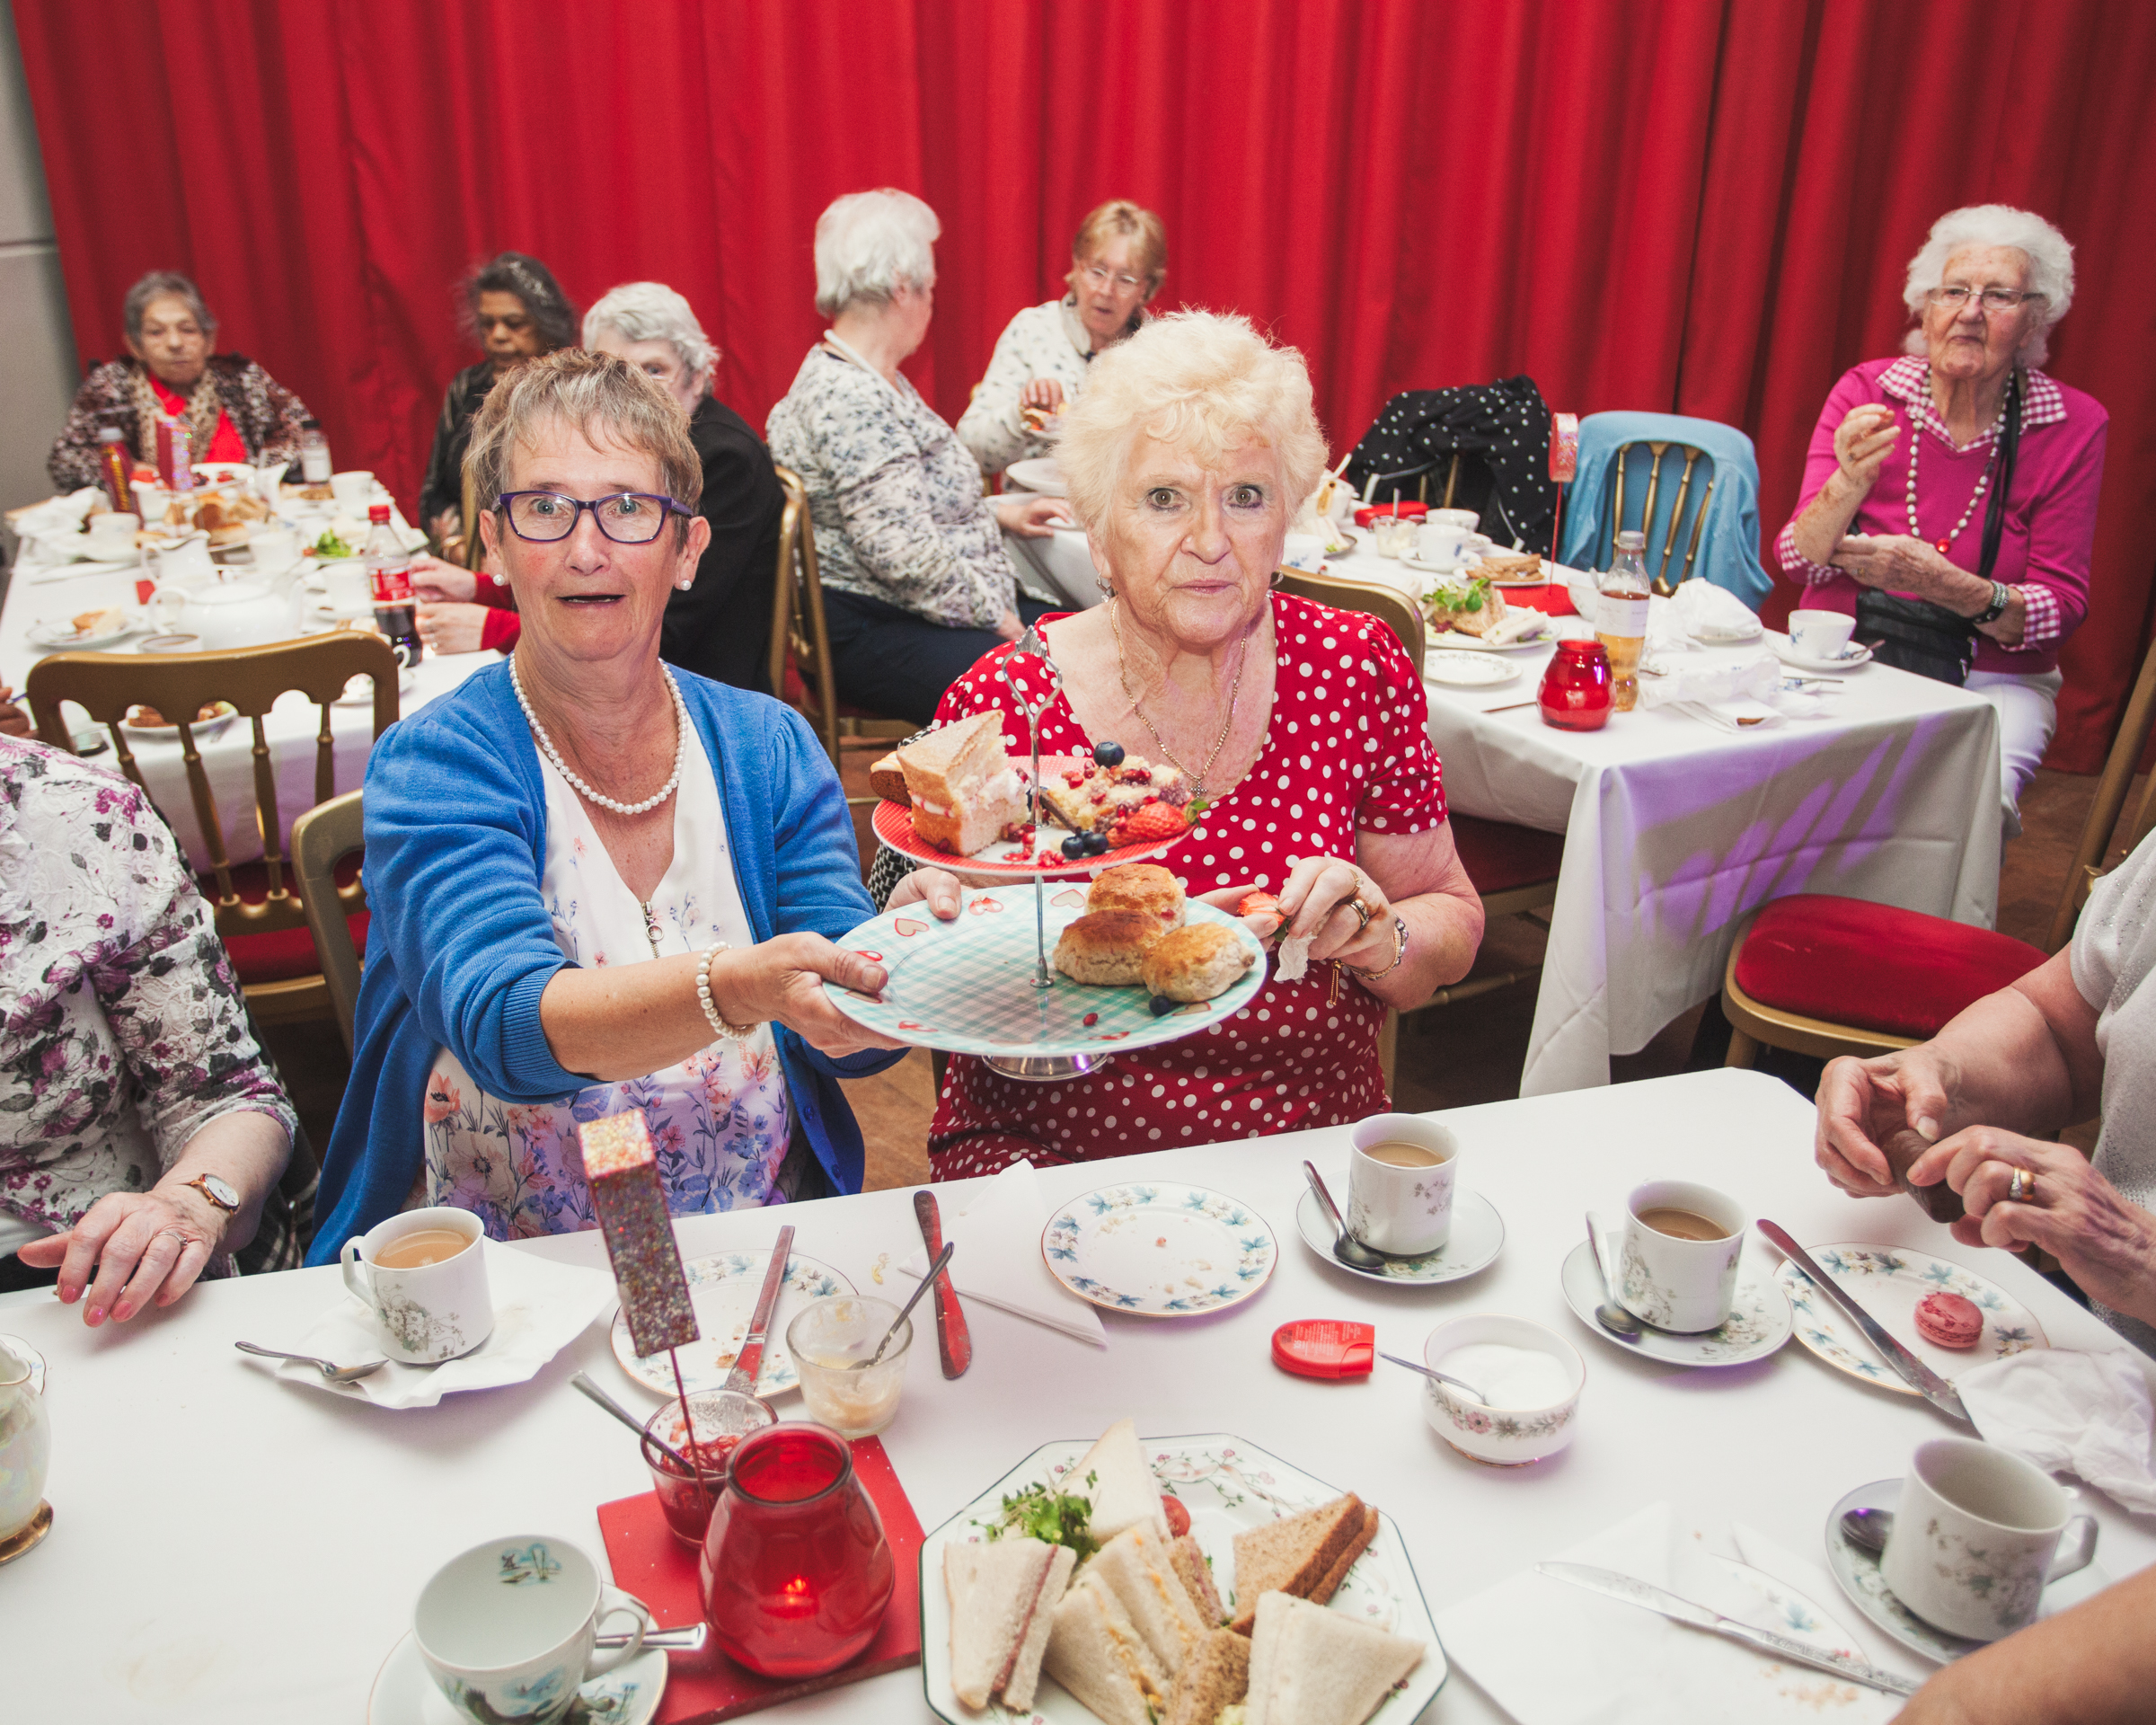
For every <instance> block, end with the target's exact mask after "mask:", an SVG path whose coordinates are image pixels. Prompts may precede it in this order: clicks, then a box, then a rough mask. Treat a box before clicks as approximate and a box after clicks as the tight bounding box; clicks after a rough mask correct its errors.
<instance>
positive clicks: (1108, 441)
mask: <svg viewBox="0 0 2156 1725" xmlns="http://www.w3.org/2000/svg"><path fill="white" fill-rule="evenodd" d="M1059 448H1060V456H1061V459H1062V461H1063V465H1064V472H1065V477H1066V478H1067V479H1068V480H1069V482H1070V488H1071V499H1070V500H1071V505H1072V508H1073V509H1074V511H1075V513H1076V514H1077V516H1078V518H1079V519H1080V520H1081V521H1082V522H1083V523H1084V524H1085V527H1086V538H1087V543H1088V544H1089V545H1090V546H1091V550H1092V557H1093V566H1094V568H1095V569H1096V570H1097V571H1099V572H1100V577H1101V579H1102V580H1103V582H1104V583H1105V584H1106V585H1107V586H1108V587H1109V588H1110V589H1111V594H1110V597H1109V601H1108V603H1107V604H1105V605H1102V606H1098V607H1096V608H1095V609H1093V610H1090V611H1081V612H1075V613H1072V614H1068V615H1062V616H1056V617H1050V618H1049V619H1047V622H1046V624H1045V632H1046V635H1047V645H1048V649H1049V651H1050V652H1051V653H1052V654H1053V656H1054V659H1055V662H1056V667H1057V668H1058V669H1059V670H1060V672H1061V674H1062V690H1061V692H1060V693H1056V692H1055V691H1053V690H1052V689H1051V688H1050V687H1049V686H1048V685H1047V678H1046V675H1045V673H1044V672H1043V671H1042V668H1041V667H1040V663H1039V661H1038V659H1032V658H1030V657H1026V658H1021V657H1019V656H1017V655H1015V654H1013V653H1012V651H1011V650H1009V649H1008V648H999V649H998V650H996V651H994V653H992V654H991V655H990V656H989V657H988V658H987V659H984V660H983V661H982V662H981V664H980V665H979V666H977V667H976V668H975V669H974V671H973V672H972V673H971V674H970V675H968V677H966V678H965V679H964V680H963V681H961V682H960V683H959V684H958V685H957V686H955V687H954V688H953V689H952V690H951V691H950V694H948V695H946V696H945V697H944V700H943V705H942V712H941V716H942V717H943V718H945V719H947V720H948V719H956V718H959V717H961V716H963V715H965V714H967V713H970V712H982V711H985V710H990V709H1001V710H1002V712H1003V714H1004V720H1003V739H1004V745H1005V747H1008V748H1010V749H1012V750H1013V751H1017V750H1020V749H1022V748H1023V747H1025V737H1026V731H1025V725H1024V721H1023V720H1022V719H1021V718H1020V717H1019V703H1018V702H1017V701H1016V700H1014V699H1013V694H1014V692H1016V691H1014V689H1013V687H1012V686H1017V690H1018V691H1022V692H1023V694H1025V695H1026V697H1027V698H1028V700H1029V701H1032V700H1039V699H1042V698H1044V697H1047V696H1050V695H1051V694H1052V695H1053V699H1052V701H1051V702H1050V704H1049V706H1048V708H1047V713H1046V714H1045V715H1044V717H1043V720H1042V723H1041V749H1042V752H1043V753H1044V754H1047V753H1052V754H1057V755H1074V754H1084V753H1089V752H1090V751H1091V749H1092V747H1093V746H1094V745H1095V744H1096V743H1102V742H1110V741H1113V742H1118V743H1121V744H1122V745H1123V746H1124V747H1125V748H1126V749H1127V752H1128V753H1129V754H1131V755H1142V756H1147V757H1149V758H1150V759H1152V760H1153V761H1155V762H1161V761H1165V762H1167V763H1168V764H1169V765H1173V766H1176V767H1178V768H1180V770H1181V771H1182V773H1183V774H1184V775H1185V777H1186V779H1188V781H1189V782H1190V783H1191V787H1192V790H1193V792H1194V793H1195V794H1194V797H1193V800H1192V803H1191V807H1192V808H1193V809H1198V808H1199V806H1200V804H1201V802H1202V804H1203V808H1202V811H1201V812H1200V813H1199V814H1198V816H1197V820H1196V824H1195V825H1194V826H1192V827H1191V828H1190V830H1189V832H1188V835H1187V836H1184V837H1183V838H1181V839H1180V840H1179V841H1178V842H1177V843H1176V845H1174V847H1173V848H1172V849H1171V850H1170V851H1169V852H1168V853H1167V854H1166V855H1165V856H1164V857H1162V862H1163V864H1164V865H1165V866H1166V867H1168V868H1170V869H1171V870H1172V871H1174V872H1175V873H1176V874H1178V875H1179V876H1180V877H1181V878H1182V880H1183V881H1184V884H1185V888H1186V889H1187V890H1188V891H1189V892H1190V893H1193V894H1195V895H1197V896H1198V897H1201V898H1204V899H1205V900H1206V903H1208V904H1211V905H1215V906H1217V907H1221V908H1223V909H1227V910H1231V911H1232V910H1233V909H1235V908H1236V907H1238V906H1239V905H1240V904H1241V900H1242V898H1243V897H1244V895H1246V894H1248V893H1250V892H1253V891H1266V892H1270V893H1274V894H1277V896H1278V898H1279V901H1280V909H1281V911H1282V912H1283V913H1285V915H1286V917H1287V919H1288V920H1287V923H1286V926H1285V928H1284V930H1283V933H1286V934H1287V935H1290V936H1305V937H1308V938H1309V939H1310V940H1311V942H1312V945H1311V948H1310V957H1311V960H1312V965H1311V968H1310V969H1309V971H1308V972H1307V973H1306V975H1305V976H1304V977H1303V979H1302V980H1300V981H1296V982H1284V981H1282V980H1280V979H1279V977H1277V976H1275V977H1271V978H1270V979H1269V980H1268V982H1267V984H1266V986H1265V987H1264V989H1263V990H1262V991H1261V992H1260V993H1259V995H1258V996H1257V998H1256V999H1254V1000H1253V1001H1252V1002H1251V1003H1250V1004H1249V1005H1248V1006H1246V1007H1244V1008H1243V1009H1242V1010H1241V1012H1239V1013H1235V1014H1234V1015H1233V1016H1232V1017H1230V1018H1228V1019H1226V1020H1224V1022H1220V1023H1217V1024H1215V1025H1212V1026H1210V1027H1208V1028H1207V1029H1206V1030H1205V1031H1202V1032H1200V1033H1199V1034H1197V1035H1196V1036H1191V1037H1186V1038H1185V1039H1182V1040H1181V1041H1179V1042H1170V1043H1166V1044H1163V1045H1162V1046H1160V1047H1156V1048H1142V1049H1139V1050H1137V1051H1136V1052H1135V1053H1128V1054H1118V1055H1117V1056H1116V1057H1115V1058H1114V1060H1113V1061H1111V1062H1109V1064H1108V1065H1107V1066H1104V1067H1103V1068H1101V1069H1100V1071H1098V1072H1095V1073H1093V1074H1091V1075H1088V1076H1086V1077H1083V1078H1080V1079H1074V1080H1072V1081H1069V1082H1067V1083H1063V1084H1025V1083H1021V1082H1016V1081H1012V1080H1007V1079H1003V1078H999V1077H997V1076H996V1075H994V1073H992V1072H990V1071H989V1070H988V1069H987V1067H986V1066H984V1065H983V1064H982V1063H981V1062H980V1061H978V1060H975V1059H971V1058H968V1057H966V1056H963V1055H954V1056H953V1057H951V1061H950V1069H949V1073H948V1075H947V1077H946V1080H945V1083H944V1085H943V1092H942V1095H941V1099H940V1100H939V1102H938V1106H937V1110H936V1117H935V1119H934V1122H933V1123H932V1126H931V1127H930V1128H929V1155H930V1160H931V1162H932V1165H933V1167H934V1169H935V1173H936V1177H937V1179H939V1180H948V1179H952V1178H955V1177H958V1176H961V1175H967V1174H976V1173H990V1172H994V1171H995V1170H996V1169H998V1168H1001V1167H1003V1166H1005V1165H1006V1164H1008V1163H1011V1162H1013V1161H1016V1160H1019V1159H1020V1158H1021V1157H1022V1158H1025V1159H1028V1160H1030V1161H1032V1162H1034V1163H1049V1162H1069V1161H1074V1160H1082V1159H1086V1158H1091V1157H1100V1156H1115V1155H1122V1154H1128V1153H1131V1152H1135V1151H1141V1150H1160V1149H1166V1148H1168V1147H1170V1146H1173V1145H1178V1144H1192V1143H1196V1144H1204V1143H1206V1142H1209V1141H1212V1140H1216V1139H1221V1138H1231V1137H1258V1136H1259V1135H1260V1134H1264V1133H1274V1132H1289V1131H1294V1130H1296V1129H1298V1128H1303V1127H1318V1126H1332V1125H1337V1124H1339V1123H1340V1122H1342V1121H1346V1120H1353V1119H1360V1118H1361V1117H1362V1116H1364V1115H1366V1114H1372V1113H1375V1112H1378V1111H1380V1110H1383V1108H1384V1106H1385V1090H1384V1084H1383V1078H1382V1076H1381V1075H1380V1073H1379V1070H1378V1063H1377V1037H1378V1031H1379V1029H1380V1027H1381V1026H1382V1024H1383V1019H1384V1013H1385V1009H1386V1008H1387V1007H1388V1006H1398V1007H1407V1006H1413V1005H1416V1004H1419V1003H1420V1002H1422V1001H1424V1000H1427V998H1428V997H1429V995H1430V994H1431V992H1432V991H1433V990H1434V989H1436V987H1438V986H1441V985H1442V984H1445V983H1448V982H1453V981H1456V980H1457V979H1458V978H1459V977H1462V976H1464V975H1465V974H1466V972H1467V969H1468V966H1469V965H1470V964H1471V963H1472V962H1473V960H1474V955H1475V949H1476V947H1477V945H1479V944H1480V941H1481V937H1482V905H1481V900H1480V898H1477V897H1476V895H1475V889H1474V888H1473V886H1472V885H1471V883H1470V882H1469V880H1468V878H1467V873H1466V871H1465V870H1463V869H1462V867H1461V865H1460V859H1459V856H1458V854H1457V853H1456V852H1455V851H1454V846H1453V834H1452V828H1451V827H1450V826H1449V825H1447V823H1446V821H1445V793H1444V790H1443V787H1442V785H1441V783H1440V781H1439V776H1438V766H1437V758H1436V755H1435V754H1434V753H1433V752H1432V751H1431V748H1430V739H1429V713H1428V708H1427V704H1426V702H1425V699H1424V695H1423V689H1422V679H1421V677H1419V676H1418V673H1417V669H1416V668H1415V667H1414V666H1413V665H1411V664H1409V661H1408V657H1407V654H1406V653H1405V652H1403V651H1402V650H1401V645H1400V642H1399V641H1397V640H1396V639H1395V638H1394V636H1393V635H1392V632H1391V631H1390V630H1388V629H1387V628H1386V627H1385V625H1384V624H1381V623H1378V622H1376V621H1375V620H1374V619H1372V618H1370V617H1366V616H1360V615H1354V614H1352V613H1348V612H1343V611H1335V610H1332V609H1330V608H1329V607H1328V606H1321V605H1313V604H1312V603H1310V602H1309V601H1307V600H1303V599H1298V598H1292V597H1288V596H1287V595H1286V594H1280V593H1275V592H1273V591H1272V590H1271V588H1272V578H1273V573H1274V571H1276V570H1277V568H1278V566H1279V562H1280V547H1281V542H1282V541H1283V539H1284V538H1285V537H1286V534H1287V525H1288V523H1289V522H1290V521H1291V520H1292V519H1294V513H1295V510H1296V509H1298V508H1299V507H1300V506H1301V504H1302V502H1303V499H1304V498H1306V497H1308V496H1309V495H1310V493H1311V491H1312V490H1314V489H1315V487H1316V485H1317V482H1318V479H1319V476H1320V474H1321V473H1322V471H1323V468H1324V460H1325V442H1324V438H1323V437H1322V435H1321V433H1320V431H1319V429H1318V424H1317V420H1316V417H1315V415H1314V414H1313V413H1312V411H1311V390H1310V374H1309V372H1308V371H1307V370H1306V369H1305V367H1304V366H1303V358H1302V356H1301V355H1300V354H1298V353H1297V352H1295V351H1294V349H1290V348H1275V347H1272V346H1270V345H1268V343H1267V342H1266V341H1265V340H1264V338H1263V337H1261V336H1259V334H1258V333H1257V332H1256V331H1254V330H1253V329H1252V328H1251V327H1250V323H1248V322H1247V321H1246V320H1244V319H1242V318H1240V317H1220V316H1214V315H1211V314H1205V313H1194V312H1186V313H1178V314H1173V315H1171V316H1169V317H1164V318H1160V319H1157V320H1155V321H1154V322H1153V323H1148V324H1147V325H1146V326H1145V328H1144V329H1143V330H1141V331H1139V332H1138V333H1137V334H1135V335H1134V336H1133V337H1131V338H1130V340H1129V341H1127V342H1124V343H1122V344H1120V345H1118V347H1117V348H1116V349H1114V350H1113V351H1112V352H1110V353H1109V354H1106V355H1104V356H1102V358H1100V361H1099V362H1098V363H1097V364H1096V365H1095V366H1094V367H1093V373H1092V376H1091V379H1090V381H1089V383H1088V385H1087V388H1086V393H1085V394H1083V395H1082V396H1081V397H1080V398H1079V400H1078V402H1077V403H1076V404H1075V405H1074V407H1073V408H1072V410H1071V411H1070V412H1069V414H1067V415H1066V416H1065V427H1064V430H1063V436H1062V440H1061V444H1060V446H1059ZM1006 679H1008V681H1006ZM949 879H950V878H949V876H948V875H943V874H941V871H933V870H925V871H921V872H920V873H918V874H915V875H911V876H909V877H907V879H906V880H902V881H900V882H899V883H898V886H897V889H896V890H895V891H894V892H893V893H892V895H891V903H892V904H894V905H900V904H906V903H909V902H912V901H914V900H915V899H918V898H924V897H925V898H929V899H930V901H931V904H932V907H933V908H935V909H936V911H937V913H938V914H939V915H942V914H946V913H947V912H948V910H949V908H950V904H951V901H952V900H953V899H955V897H956V893H955V889H953V888H952V887H951V886H950V883H949ZM938 899H941V900H942V901H943V902H942V903H941V904H938V903H936V900H938Z"/></svg>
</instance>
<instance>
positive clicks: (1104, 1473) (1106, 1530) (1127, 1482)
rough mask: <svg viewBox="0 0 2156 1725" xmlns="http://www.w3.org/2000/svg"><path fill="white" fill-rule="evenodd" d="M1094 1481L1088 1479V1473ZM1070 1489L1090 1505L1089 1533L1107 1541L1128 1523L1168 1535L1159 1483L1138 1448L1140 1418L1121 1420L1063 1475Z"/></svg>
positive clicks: (1087, 1526) (1097, 1538)
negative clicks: (1138, 1422)
mask: <svg viewBox="0 0 2156 1725" xmlns="http://www.w3.org/2000/svg"><path fill="white" fill-rule="evenodd" d="M1089 1474H1090V1475H1091V1482H1090V1483H1089V1482H1088V1478H1087V1476H1088V1475H1089ZM1064 1478H1065V1484H1066V1487H1067V1488H1068V1489H1069V1490H1072V1491H1078V1492H1081V1493H1082V1494H1083V1495H1084V1497H1085V1499H1086V1501H1087V1502H1088V1503H1089V1504H1091V1506H1092V1508H1091V1514H1090V1515H1089V1516H1088V1517H1086V1531H1087V1532H1088V1533H1089V1534H1091V1535H1092V1536H1093V1537H1094V1538H1095V1539H1096V1540H1098V1541H1100V1544H1103V1545H1105V1544H1108V1542H1109V1540H1111V1539H1113V1538H1114V1537H1115V1536H1116V1535H1118V1534H1119V1533H1121V1532H1122V1531H1123V1530H1124V1529H1125V1528H1126V1527H1141V1526H1142V1527H1146V1528H1150V1529H1151V1530H1152V1531H1153V1533H1154V1534H1155V1535H1158V1536H1159V1537H1160V1538H1162V1539H1163V1540H1164V1539H1166V1538H1167V1537H1168V1517H1167V1516H1166V1515H1165V1514H1163V1513H1162V1509H1161V1487H1160V1482H1158V1481H1157V1480H1155V1479H1154V1478H1153V1470H1152V1469H1151V1468H1150V1467H1148V1466H1146V1465H1145V1454H1144V1451H1143V1450H1141V1449H1140V1448H1139V1447H1138V1428H1137V1422H1136V1421H1135V1420H1117V1421H1116V1423H1115V1424H1114V1425H1112V1426H1110V1427H1109V1429H1107V1430H1106V1431H1104V1432H1102V1433H1101V1434H1100V1438H1098V1439H1096V1440H1095V1442H1094V1444H1093V1446H1092V1447H1091V1449H1089V1450H1087V1451H1086V1452H1085V1454H1084V1455H1081V1456H1080V1457H1079V1458H1078V1464H1077V1465H1076V1466H1074V1468H1072V1469H1071V1471H1070V1472H1069V1473H1067V1474H1065V1476H1064Z"/></svg>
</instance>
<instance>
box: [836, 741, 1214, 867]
mask: <svg viewBox="0 0 2156 1725" xmlns="http://www.w3.org/2000/svg"><path fill="white" fill-rule="evenodd" d="M1041 765H1042V766H1043V767H1044V768H1046V767H1047V765H1048V762H1047V760H1045V759H1044V760H1043V761H1042V763H1041ZM870 826H872V827H874V828H875V829H876V836H877V837H878V838H879V839H881V840H882V841H883V842H884V843H885V844H886V845H889V846H890V847H891V849H893V850H894V851H897V853H898V854H899V855H901V856H904V857H909V858H911V859H912V860H913V861H914V862H922V863H925V864H927V865H928V866H929V867H930V868H936V869H949V870H950V871H951V872H952V873H954V874H959V875H969V874H970V875H987V876H993V877H994V878H997V879H1006V878H1007V879H1010V880H1040V879H1043V878H1044V877H1052V876H1056V875H1069V874H1098V873H1099V872H1100V871H1101V870H1102V869H1108V868H1113V867H1114V866H1115V865H1116V864H1117V863H1118V862H1152V861H1153V859H1154V858H1155V857H1158V856H1164V855H1166V854H1168V853H1169V852H1170V851H1171V850H1173V849H1174V848H1175V847H1176V845H1178V844H1179V843H1180V842H1181V840H1182V837H1183V835H1182V834H1180V833H1178V834H1176V835H1175V836H1174V837H1172V838H1163V839H1156V840H1154V841H1153V842H1152V843H1150V844H1144V845H1118V847H1117V848H1116V849H1114V850H1112V851H1103V852H1101V853H1100V855H1098V856H1081V857H1076V858H1058V859H1057V861H1056V863H1055V864H1054V865H1052V866H1051V865H1049V864H1047V863H1042V862H1035V861H1034V860H1033V859H1034V858H1035V857H1036V856H1037V855H1038V854H1039V852H1040V850H1041V848H1042V847H1043V846H1044V845H1046V846H1047V848H1049V849H1051V850H1052V849H1054V848H1055V846H1056V842H1057V841H1058V839H1059V838H1060V837H1061V836H1062V834H1061V829H1060V828H1056V827H1039V828H1038V829H1037V832H1036V837H1035V841H1034V843H1033V844H1032V845H1021V844H1020V843H1018V841H1017V840H1015V839H1010V838H999V839H997V840H996V841H995V842H994V844H992V845H987V846H986V847H985V848H984V849H982V850H979V851H976V852H975V853H974V854H972V855H971V856H953V855H952V854H950V852H949V851H939V850H938V849H937V848H936V847H935V846H934V845H931V844H929V843H927V842H926V841H925V840H924V839H923V838H921V837H920V836H918V835H917V834H916V833H915V831H914V811H913V810H912V809H907V808H904V807H902V806H901V805H899V804H897V803H896V802H891V801H888V800H887V801H882V802H879V803H878V804H877V805H876V812H875V814H874V815H873V816H872V817H871V818H870Z"/></svg>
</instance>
